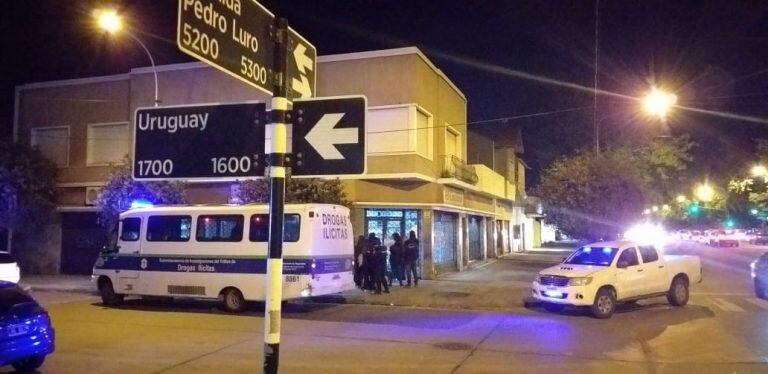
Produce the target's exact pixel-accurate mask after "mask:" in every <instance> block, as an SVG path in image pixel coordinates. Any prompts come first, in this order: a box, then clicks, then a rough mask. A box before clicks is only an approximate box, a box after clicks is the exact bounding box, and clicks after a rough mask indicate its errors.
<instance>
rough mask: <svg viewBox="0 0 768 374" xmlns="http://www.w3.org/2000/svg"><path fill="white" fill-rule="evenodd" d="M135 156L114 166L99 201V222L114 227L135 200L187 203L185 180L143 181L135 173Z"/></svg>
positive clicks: (157, 202) (154, 202)
mask: <svg viewBox="0 0 768 374" xmlns="http://www.w3.org/2000/svg"><path fill="white" fill-rule="evenodd" d="M131 165H133V163H132V162H131V159H130V158H129V157H126V158H125V159H124V160H123V164H122V165H117V166H113V168H112V171H111V172H110V174H109V177H108V179H107V184H106V185H105V186H104V187H103V188H102V189H101V193H100V195H99V199H98V202H97V203H96V205H97V207H98V208H99V223H100V224H101V225H102V226H104V227H112V225H113V224H114V223H115V222H117V219H118V216H119V215H120V213H122V212H124V211H126V210H128V209H130V207H131V203H132V202H134V201H137V200H145V201H148V202H150V203H152V204H184V203H185V202H186V196H185V193H184V191H185V188H186V184H185V183H183V182H164V181H163V182H139V181H134V180H133V177H132V176H131Z"/></svg>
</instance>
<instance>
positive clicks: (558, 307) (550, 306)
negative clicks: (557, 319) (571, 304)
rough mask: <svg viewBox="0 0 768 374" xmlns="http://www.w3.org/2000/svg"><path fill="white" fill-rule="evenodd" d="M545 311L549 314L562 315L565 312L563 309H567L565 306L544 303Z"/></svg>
mask: <svg viewBox="0 0 768 374" xmlns="http://www.w3.org/2000/svg"><path fill="white" fill-rule="evenodd" d="M544 309H546V310H547V312H552V313H560V312H562V311H563V309H565V305H562V304H554V303H544Z"/></svg>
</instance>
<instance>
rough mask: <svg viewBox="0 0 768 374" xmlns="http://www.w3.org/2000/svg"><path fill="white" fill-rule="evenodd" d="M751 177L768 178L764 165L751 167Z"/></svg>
mask: <svg viewBox="0 0 768 374" xmlns="http://www.w3.org/2000/svg"><path fill="white" fill-rule="evenodd" d="M752 175H753V176H755V177H763V178H766V177H768V168H766V167H765V165H755V166H753V167H752Z"/></svg>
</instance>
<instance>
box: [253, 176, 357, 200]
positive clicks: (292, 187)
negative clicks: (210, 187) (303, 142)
mask: <svg viewBox="0 0 768 374" xmlns="http://www.w3.org/2000/svg"><path fill="white" fill-rule="evenodd" d="M239 198H240V201H242V202H243V203H268V202H269V180H268V179H257V180H245V181H242V182H240V196H239ZM285 201H286V202H287V203H292V204H302V203H324V204H337V205H342V206H347V207H349V206H350V201H349V200H347V194H346V192H344V185H343V184H342V183H341V181H340V180H338V179H329V180H326V179H316V178H308V179H297V178H287V179H286V188H285Z"/></svg>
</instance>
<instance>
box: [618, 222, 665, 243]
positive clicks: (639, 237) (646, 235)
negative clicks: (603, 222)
mask: <svg viewBox="0 0 768 374" xmlns="http://www.w3.org/2000/svg"><path fill="white" fill-rule="evenodd" d="M624 239H627V240H632V241H634V242H637V243H638V244H652V245H655V246H657V247H659V248H661V247H663V246H665V245H666V244H667V243H668V242H669V241H670V236H669V235H668V234H667V232H666V231H665V230H664V228H663V227H662V226H661V225H654V224H651V223H648V222H645V223H641V224H637V225H635V226H632V227H631V228H630V229H629V230H627V232H625V233H624Z"/></svg>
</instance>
